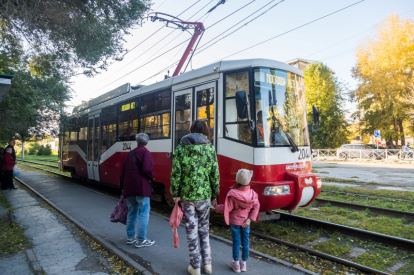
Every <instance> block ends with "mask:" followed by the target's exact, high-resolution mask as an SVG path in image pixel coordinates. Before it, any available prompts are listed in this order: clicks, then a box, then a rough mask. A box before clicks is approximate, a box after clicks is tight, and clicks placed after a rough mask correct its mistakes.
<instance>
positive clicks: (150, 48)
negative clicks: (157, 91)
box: [89, 0, 213, 96]
mask: <svg viewBox="0 0 414 275" xmlns="http://www.w3.org/2000/svg"><path fill="white" fill-rule="evenodd" d="M200 1H201V0H199V1H197V2H195V3H194V4H192V5H191V6H190V7H188V8H187V9H185V10H184V11H182V12H181V13H180V14H178V15H177V17H178V16H180V15H181V14H183V13H184V12H186V11H187V10H189V9H190V8H191V7H193V6H194V5H195V4H197V3H198V2H200ZM211 2H213V0H211V1H210V2H208V3H207V4H206V5H204V6H203V7H202V8H201V9H199V10H198V11H197V12H196V13H194V14H193V15H192V16H191V17H190V18H189V19H188V20H190V19H191V18H192V17H193V16H195V15H196V14H197V13H199V12H200V11H201V10H203V9H204V8H205V7H206V6H207V5H208V4H210V3H211ZM162 28H164V26H162V27H161V28H160V29H158V30H157V31H155V32H154V33H152V35H154V34H155V33H157V32H158V31H159V30H161V29H162ZM174 31H175V30H173V31H172V32H170V33H168V34H167V35H166V36H164V37H163V38H161V39H160V40H158V41H157V42H156V43H155V44H153V45H152V46H151V47H149V48H148V49H147V50H145V51H144V52H143V53H141V54H140V55H139V56H137V57H136V58H134V59H133V60H131V61H130V62H129V63H127V64H126V65H124V66H123V67H121V68H120V69H118V70H117V71H116V72H115V73H114V74H112V75H110V76H108V78H109V77H111V76H113V75H115V74H117V73H118V72H120V71H121V70H122V69H123V68H125V67H126V66H128V65H129V64H131V63H132V62H134V61H135V60H137V59H138V58H139V57H141V56H142V55H144V54H145V53H147V52H148V51H150V50H152V49H153V47H154V46H156V45H157V44H158V43H159V42H160V41H162V40H164V39H165V38H167V37H168V36H169V35H170V34H172V33H173V32H174ZM152 35H150V36H148V37H147V38H146V39H145V40H144V41H142V42H141V43H140V44H142V43H143V42H145V41H146V40H147V39H148V38H150V37H151V36H152ZM173 40H175V39H172V40H171V41H170V42H169V43H171V42H172V41H173ZM188 40H189V39H188ZM188 40H186V41H188ZM182 43H184V42H182ZM182 43H181V44H182ZM140 44H138V45H136V46H135V47H134V48H136V47H137V46H139V45H140ZM166 45H169V44H166ZM179 45H180V44H179ZM179 45H177V46H179ZM177 46H175V47H173V48H171V49H170V50H172V49H174V48H176V47H177ZM134 48H133V49H134ZM163 48H165V46H164V47H162V48H161V49H163ZM161 49H160V50H161ZM160 50H158V51H157V52H159V51H160ZM157 52H156V53H157ZM156 53H155V54H156ZM162 55H163V54H162ZM162 55H160V56H162ZM152 56H154V54H153V55H152ZM160 56H159V57H160ZM147 60H148V59H147ZM144 62H145V61H144ZM145 64H148V63H145ZM117 80H119V79H117ZM117 80H116V81H117ZM112 83H113V82H111V83H110V84H112ZM110 84H107V85H105V86H104V87H102V88H100V89H98V90H96V91H94V92H92V93H90V94H89V96H90V95H92V94H95V93H96V92H98V91H100V90H102V89H103V88H105V87H106V86H108V85H110Z"/></svg>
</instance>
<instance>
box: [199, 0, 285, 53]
mask: <svg viewBox="0 0 414 275" xmlns="http://www.w3.org/2000/svg"><path fill="white" fill-rule="evenodd" d="M274 1H276V0H272V1H270V2H269V3H267V4H266V5H264V6H262V7H261V8H259V9H258V10H256V11H255V12H253V13H251V14H250V15H249V16H247V17H245V18H243V19H242V20H241V21H239V22H237V23H236V24H234V25H233V26H231V27H230V28H228V29H227V30H225V31H224V32H222V33H220V34H219V35H217V36H216V37H214V38H212V39H210V41H208V42H207V43H205V44H203V45H202V46H200V50H199V52H198V53H201V52H203V51H204V50H206V49H208V48H210V47H211V46H213V45H214V44H216V43H218V42H219V41H220V40H223V39H225V38H226V37H228V36H230V35H232V34H233V33H235V32H237V31H239V30H240V29H241V28H243V27H245V26H247V25H248V24H249V23H251V22H253V21H254V20H256V19H257V18H259V17H261V16H262V15H264V14H265V13H267V12H268V11H270V10H271V9H273V8H274V7H276V6H277V5H279V4H280V3H282V2H284V1H285V0H281V1H279V2H277V3H276V4H274V5H273V6H271V7H270V8H269V9H267V10H266V11H264V12H262V13H261V14H259V15H258V16H256V17H255V18H253V19H251V20H250V21H248V22H247V23H244V24H243V25H242V26H240V27H239V28H237V29H236V30H234V31H233V32H231V33H229V34H228V35H226V36H224V37H222V38H220V39H219V40H217V41H216V42H214V43H213V44H211V45H210V46H208V47H206V45H207V44H209V43H211V42H212V41H213V40H214V39H216V38H217V37H219V36H221V35H222V34H224V33H226V32H227V31H229V30H231V29H232V28H234V27H235V26H237V25H238V24H240V23H241V22H243V21H244V20H246V19H247V18H249V17H250V16H253V15H254V14H255V13H257V12H259V11H260V10H262V9H264V8H265V7H267V6H268V5H270V4H271V3H273V2H274ZM203 47H204V49H203ZM198 53H197V54H198Z"/></svg>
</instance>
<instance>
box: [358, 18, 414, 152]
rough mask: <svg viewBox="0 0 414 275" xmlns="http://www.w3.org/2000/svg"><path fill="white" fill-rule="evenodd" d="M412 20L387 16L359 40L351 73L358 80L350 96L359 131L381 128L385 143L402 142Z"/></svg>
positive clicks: (413, 56) (413, 50)
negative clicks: (362, 39) (353, 99)
mask: <svg viewBox="0 0 414 275" xmlns="http://www.w3.org/2000/svg"><path fill="white" fill-rule="evenodd" d="M413 37H414V22H413V21H412V20H410V19H407V20H403V19H401V18H399V16H398V15H390V16H388V17H387V18H386V19H385V20H384V21H383V22H382V23H381V24H380V25H379V26H377V31H376V33H375V35H374V36H372V37H369V38H367V40H366V41H364V42H362V43H361V44H360V45H359V47H358V49H357V53H356V59H357V60H356V65H355V67H354V68H353V69H352V72H353V76H354V78H356V79H357V80H358V81H359V84H358V88H357V89H356V91H355V92H354V94H353V97H354V98H355V99H356V101H357V102H358V111H357V112H356V113H355V114H354V117H358V118H359V120H360V123H361V124H362V125H363V128H364V130H363V133H365V134H372V133H373V132H374V130H381V135H382V136H383V137H384V138H385V139H386V142H387V145H393V144H392V141H395V144H394V145H397V142H398V140H401V143H402V144H403V145H404V144H405V141H404V122H405V121H406V120H407V119H408V118H409V117H408V113H409V111H410V109H411V110H412V108H413V104H411V105H410V104H409V103H407V102H406V101H405V100H404V99H406V98H407V96H408V94H409V91H410V90H409V88H410V86H412V84H413V80H414V78H413V73H414V71H413V66H414V40H413Z"/></svg>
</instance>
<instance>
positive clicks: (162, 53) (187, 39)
mask: <svg viewBox="0 0 414 275" xmlns="http://www.w3.org/2000/svg"><path fill="white" fill-rule="evenodd" d="M254 1H255V0H253V1H251V2H249V3H248V4H246V5H244V6H243V7H241V8H239V9H238V10H236V11H234V12H232V13H231V14H229V15H227V16H226V17H224V18H222V19H220V20H219V21H217V22H215V23H214V24H213V25H212V26H214V25H216V24H217V23H218V22H221V21H223V20H224V19H226V18H228V17H229V16H231V15H233V14H235V13H236V12H238V11H240V10H241V9H243V8H244V7H246V6H248V5H249V4H251V3H253V2H254ZM273 1H274V0H273ZM283 1H285V0H283ZM210 2H212V1H210ZM210 2H209V3H210ZM207 14H208V13H206V14H205V15H207ZM205 15H204V16H205ZM204 16H203V17H204ZM201 18H202V17H201ZM201 18H200V19H201ZM197 21H199V20H197ZM212 26H210V27H212ZM210 27H209V28H210ZM189 40H190V39H187V40H184V41H183V42H181V43H180V44H178V45H176V46H174V47H173V48H170V49H169V50H167V51H166V52H164V53H162V54H160V55H158V56H157V57H155V58H153V59H151V60H150V61H148V62H146V63H145V64H143V65H140V66H139V67H137V68H135V69H134V70H132V71H130V72H129V73H127V74H125V75H123V76H122V77H120V78H118V79H116V80H114V81H112V82H111V83H109V84H107V85H105V86H104V87H102V88H100V89H99V90H96V91H94V92H93V93H91V94H94V93H96V92H98V91H100V90H102V89H103V88H105V87H107V86H109V85H111V84H113V83H114V82H116V81H118V80H120V79H122V78H124V77H125V76H127V75H129V74H131V73H132V72H134V71H136V70H138V69H140V68H142V67H143V66H145V65H147V64H149V63H150V62H152V61H153V60H155V59H157V58H159V57H161V56H163V55H164V54H166V53H167V52H169V51H171V50H173V49H175V48H177V47H178V46H180V45H181V44H183V43H184V42H187V41H189ZM167 45H168V44H167ZM163 48H164V47H163ZM174 63H178V62H174ZM169 67H171V65H170V66H168V68H169Z"/></svg>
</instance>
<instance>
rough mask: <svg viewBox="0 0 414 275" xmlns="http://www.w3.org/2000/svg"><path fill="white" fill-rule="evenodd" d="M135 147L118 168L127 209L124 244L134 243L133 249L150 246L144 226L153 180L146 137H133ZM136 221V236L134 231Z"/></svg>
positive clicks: (146, 223) (138, 135)
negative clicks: (125, 239)
mask: <svg viewBox="0 0 414 275" xmlns="http://www.w3.org/2000/svg"><path fill="white" fill-rule="evenodd" d="M135 139H136V141H137V144H138V147H136V148H135V149H134V150H131V152H130V153H129V154H128V155H127V156H126V158H125V160H124V165H123V167H122V175H121V186H122V189H123V190H122V193H123V195H124V197H125V200H126V203H127V206H128V217H127V224H126V232H127V244H128V245H131V244H134V243H135V247H137V248H139V247H145V246H151V245H153V244H154V243H155V241H153V240H149V239H147V226H148V220H149V211H150V197H151V195H152V193H151V185H150V183H149V181H150V180H153V179H154V178H155V174H154V172H153V170H154V166H155V164H154V159H153V158H152V155H151V153H150V151H148V149H147V148H146V147H147V145H148V140H149V137H148V135H147V134H144V133H140V134H137V135H136V136H135ZM137 221H138V235H135V228H136V226H137Z"/></svg>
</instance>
